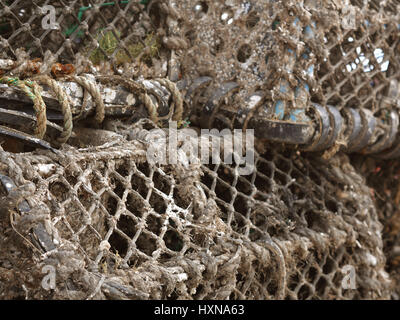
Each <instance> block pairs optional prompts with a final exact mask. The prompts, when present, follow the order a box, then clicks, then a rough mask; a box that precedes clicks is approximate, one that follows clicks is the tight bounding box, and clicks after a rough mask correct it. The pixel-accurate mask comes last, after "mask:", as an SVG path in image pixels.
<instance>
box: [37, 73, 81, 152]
mask: <svg viewBox="0 0 400 320" xmlns="http://www.w3.org/2000/svg"><path fill="white" fill-rule="evenodd" d="M34 80H35V81H38V82H40V83H43V84H45V85H47V86H48V87H50V89H51V90H52V91H53V92H54V93H55V95H56V97H57V100H58V102H59V103H60V105H61V111H62V114H63V118H64V119H63V120H64V126H63V131H62V132H61V134H60V136H59V137H58V138H57V142H58V143H60V144H63V143H65V142H67V141H68V139H69V137H70V136H71V134H72V129H73V122H72V112H71V106H70V103H69V100H68V96H67V95H66V93H65V92H64V90H63V89H62V87H61V86H60V85H59V84H58V83H57V81H55V80H54V79H52V78H50V77H49V76H45V75H42V76H37V77H35V78H34Z"/></svg>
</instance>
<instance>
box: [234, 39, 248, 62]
mask: <svg viewBox="0 0 400 320" xmlns="http://www.w3.org/2000/svg"><path fill="white" fill-rule="evenodd" d="M251 52H252V49H251V46H250V45H248V44H247V43H246V44H243V45H241V46H240V48H239V50H238V52H237V56H236V58H237V59H238V61H239V62H241V63H245V62H246V61H247V60H248V59H249V58H250V56H251Z"/></svg>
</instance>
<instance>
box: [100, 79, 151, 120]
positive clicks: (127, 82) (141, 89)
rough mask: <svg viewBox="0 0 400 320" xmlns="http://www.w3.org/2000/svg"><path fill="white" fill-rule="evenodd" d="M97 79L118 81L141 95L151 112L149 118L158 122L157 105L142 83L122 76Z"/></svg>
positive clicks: (104, 81) (108, 81)
mask: <svg viewBox="0 0 400 320" xmlns="http://www.w3.org/2000/svg"><path fill="white" fill-rule="evenodd" d="M97 79H98V80H99V81H100V82H102V83H110V82H112V83H116V84H120V85H122V86H124V87H126V88H127V89H128V90H129V91H131V92H133V93H136V94H138V95H139V98H140V100H142V101H143V103H144V105H145V106H146V108H147V111H148V113H149V118H150V120H152V121H153V122H154V123H157V122H158V112H157V107H156V106H155V105H154V103H153V101H152V100H151V98H150V96H149V95H148V94H147V89H146V88H145V87H144V86H143V85H142V84H140V83H137V82H135V81H133V80H130V79H127V78H124V77H121V76H99V77H97Z"/></svg>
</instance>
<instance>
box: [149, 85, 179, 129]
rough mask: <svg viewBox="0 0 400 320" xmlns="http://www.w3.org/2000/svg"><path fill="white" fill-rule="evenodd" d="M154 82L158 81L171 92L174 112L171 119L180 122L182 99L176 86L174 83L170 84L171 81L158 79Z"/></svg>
mask: <svg viewBox="0 0 400 320" xmlns="http://www.w3.org/2000/svg"><path fill="white" fill-rule="evenodd" d="M156 81H158V82H159V83H160V84H161V85H163V86H164V87H166V88H167V89H168V90H169V91H171V94H172V97H173V99H174V102H175V112H174V115H173V117H172V120H174V121H179V120H182V115H183V99H182V95H181V93H180V91H179V89H178V87H177V86H176V84H175V83H174V82H172V81H171V80H169V79H167V78H163V79H161V78H159V79H156Z"/></svg>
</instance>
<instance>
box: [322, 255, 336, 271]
mask: <svg viewBox="0 0 400 320" xmlns="http://www.w3.org/2000/svg"><path fill="white" fill-rule="evenodd" d="M335 266H336V263H335V260H333V259H332V258H330V257H328V258H327V259H326V262H325V264H324V266H323V268H322V271H323V272H324V274H330V273H332V272H333V271H334V270H335Z"/></svg>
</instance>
